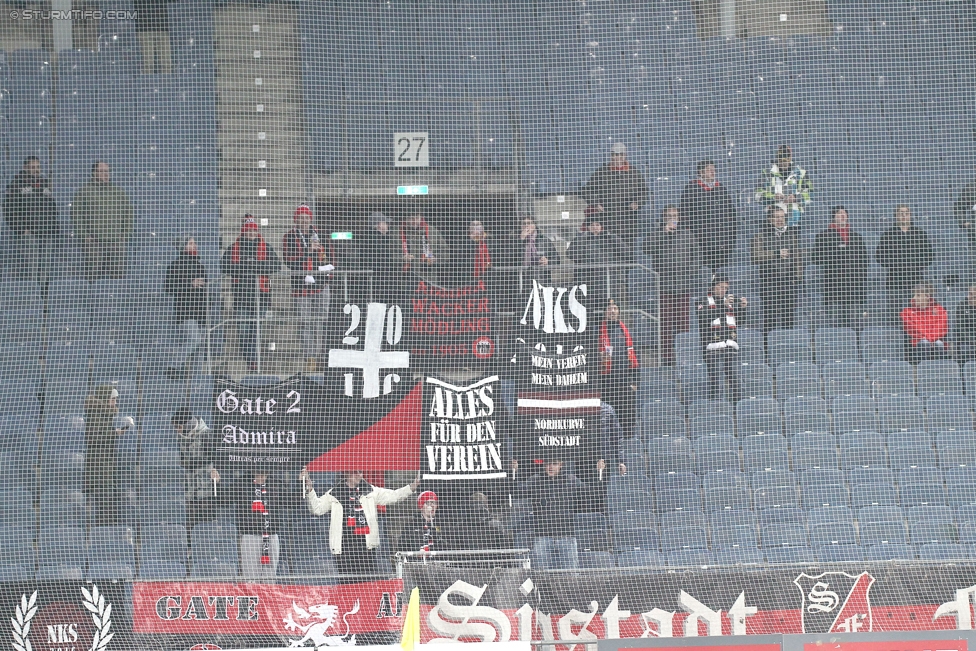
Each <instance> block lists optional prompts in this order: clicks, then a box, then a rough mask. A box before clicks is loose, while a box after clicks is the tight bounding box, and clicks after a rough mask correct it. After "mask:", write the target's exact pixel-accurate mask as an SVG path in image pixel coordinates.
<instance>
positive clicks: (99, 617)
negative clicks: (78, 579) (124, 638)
mask: <svg viewBox="0 0 976 651" xmlns="http://www.w3.org/2000/svg"><path fill="white" fill-rule="evenodd" d="M34 594H35V595H36V594H37V593H36V592H35V593H34ZM81 594H83V595H84V597H85V598H84V600H83V601H82V602H81V605H82V606H84V607H85V610H87V611H88V612H90V613H91V616H92V623H93V624H94V625H95V632H94V634H92V645H91V651H104V649H106V648H108V644H109V642H111V641H112V638H113V637H115V633H114V632H112V631H111V628H112V604H110V603H106V602H105V595H103V594H102V593H100V592H99V591H98V586H97V585H95V584H94V583H93V584H92V589H91V592H89V591H88V590H86V589H85V588H84V586H82V588H81ZM17 651H21V650H20V649H17ZM23 651H31V649H30V647H29V646H28V647H26V648H25V649H23Z"/></svg>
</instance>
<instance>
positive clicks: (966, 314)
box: [952, 283, 976, 366]
mask: <svg viewBox="0 0 976 651" xmlns="http://www.w3.org/2000/svg"><path fill="white" fill-rule="evenodd" d="M952 348H953V352H954V353H955V356H956V361H957V362H958V363H959V365H960V366H963V365H964V364H965V363H966V362H971V361H973V360H976V283H973V284H972V285H970V286H969V292H968V293H967V294H966V300H964V301H961V302H960V303H959V305H958V306H957V307H956V325H955V336H954V337H953V339H952Z"/></svg>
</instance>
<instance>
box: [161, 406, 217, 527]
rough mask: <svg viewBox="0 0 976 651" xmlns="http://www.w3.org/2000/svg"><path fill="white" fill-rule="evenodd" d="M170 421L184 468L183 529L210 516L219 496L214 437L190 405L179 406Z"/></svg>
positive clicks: (210, 518)
mask: <svg viewBox="0 0 976 651" xmlns="http://www.w3.org/2000/svg"><path fill="white" fill-rule="evenodd" d="M170 423H171V424H172V425H173V430H174V431H175V432H176V433H177V434H178V435H179V437H180V466H181V467H182V468H183V476H184V480H185V487H186V493H185V499H186V529H187V531H189V530H191V529H193V525H195V524H197V523H199V522H208V521H210V520H213V519H214V518H215V517H216V515H217V512H216V506H217V499H218V492H217V486H218V484H219V483H220V472H219V471H218V470H217V466H216V464H215V462H216V453H217V439H216V437H215V436H214V433H213V430H211V429H210V428H209V427H207V423H205V422H204V420H203V418H200V417H199V416H194V415H193V413H192V412H191V411H190V408H189V407H180V408H179V409H177V410H176V413H174V414H173V417H172V419H170Z"/></svg>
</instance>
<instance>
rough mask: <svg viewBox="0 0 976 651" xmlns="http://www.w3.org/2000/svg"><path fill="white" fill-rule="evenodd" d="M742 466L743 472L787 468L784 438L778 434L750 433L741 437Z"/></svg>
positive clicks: (787, 456)
mask: <svg viewBox="0 0 976 651" xmlns="http://www.w3.org/2000/svg"><path fill="white" fill-rule="evenodd" d="M742 466H743V470H744V471H745V472H755V471H758V470H789V452H788V451H787V446H786V439H785V438H784V437H782V436H780V435H779V434H752V435H749V436H746V437H745V438H743V439H742Z"/></svg>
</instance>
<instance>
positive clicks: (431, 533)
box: [396, 491, 450, 554]
mask: <svg viewBox="0 0 976 651" xmlns="http://www.w3.org/2000/svg"><path fill="white" fill-rule="evenodd" d="M436 514H437V493H435V492H434V491H424V492H422V493H421V494H420V495H419V496H418V497H417V514H416V515H415V516H414V517H413V518H411V520H410V522H408V523H407V524H406V525H405V526H404V527H403V530H402V531H401V532H400V537H399V538H398V539H397V545H396V549H397V551H398V552H421V553H422V554H426V553H429V552H435V551H443V550H445V549H450V546H449V545H448V544H447V535H446V533H445V532H444V530H443V527H442V526H441V521H440V520H436V519H435V516H436Z"/></svg>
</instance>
